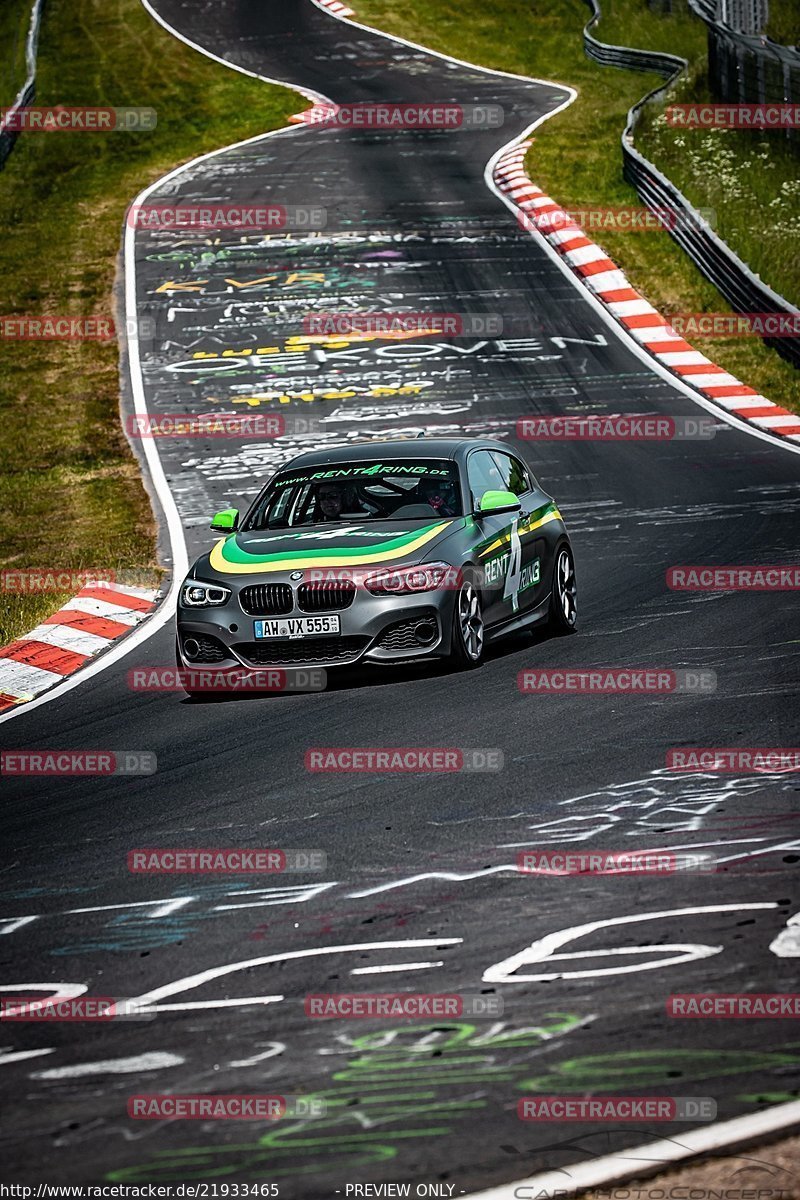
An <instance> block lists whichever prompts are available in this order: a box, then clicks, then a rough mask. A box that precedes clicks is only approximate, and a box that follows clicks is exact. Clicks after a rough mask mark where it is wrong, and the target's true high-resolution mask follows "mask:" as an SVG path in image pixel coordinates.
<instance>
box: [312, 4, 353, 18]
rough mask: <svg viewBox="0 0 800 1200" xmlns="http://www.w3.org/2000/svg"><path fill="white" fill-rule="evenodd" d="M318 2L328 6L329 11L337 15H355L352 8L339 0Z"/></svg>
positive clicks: (324, 6)
mask: <svg viewBox="0 0 800 1200" xmlns="http://www.w3.org/2000/svg"><path fill="white" fill-rule="evenodd" d="M317 3H318V4H319V5H320V6H321V7H322V8H327V9H328V11H329V12H332V13H335V15H336V16H337V17H353V16H355V13H354V12H353V10H352V8H348V7H347V5H346V4H340V2H339V0H317Z"/></svg>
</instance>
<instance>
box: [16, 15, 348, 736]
mask: <svg viewBox="0 0 800 1200" xmlns="http://www.w3.org/2000/svg"><path fill="white" fill-rule="evenodd" d="M141 3H142V5H143V7H144V8H145V9H146V10H147V11H148V12H149V14H150V15H151V16H152V17H153V18H154V19H155V20H156V22H157V23H158V24H159V25H161V26H162V27H163V28H164V29H165V30H166V31H167V32H168V33H170V34H172V35H173V36H174V37H175V38H177V40H178V41H180V42H183V43H185V45H187V46H189V47H190V48H191V49H192V50H196V51H198V53H200V54H204V55H205V56H206V57H207V58H211V59H213V60H214V61H215V62H218V63H221V64H222V65H223V66H225V67H230V69H231V70H233V71H239V72H240V73H241V74H243V75H248V76H250V77H251V78H253V79H259V80H261V81H262V82H263V83H272V84H276V85H277V86H278V87H286V88H289V90H290V91H296V92H298V93H299V94H301V95H303V96H305V97H307V98H308V99H310V100H312V101H313V102H315V103H323V104H326V105H330V104H332V101H331V100H329V99H328V97H327V96H323V95H322V94H321V93H320V92H314V91H311V90H309V89H308V88H299V87H296V86H295V85H294V84H291V83H286V82H285V81H284V80H282V79H271V78H269V77H268V76H266V75H257V74H255V73H254V72H252V71H248V70H246V69H245V68H243V67H238V66H237V65H236V64H235V63H229V62H226V61H225V59H224V58H219V57H218V56H217V55H216V54H212V53H211V52H210V51H207V50H204V49H203V47H202V46H198V45H196V44H195V43H194V42H191V41H189V39H188V38H185V37H184V36H183V34H180V33H178V31H177V30H175V29H173V28H172V27H171V26H170V25H168V24H167V22H166V21H164V20H163V18H162V17H161V16H160V15H159V14H158V13H157V12H155V10H154V9H153V7H152V5H151V4H150V2H149V0H141ZM303 128H304V127H303V126H300V125H284V126H282V127H281V128H280V129H270V130H268V131H267V133H259V134H256V135H255V136H254V137H251V138H245V139H243V140H242V141H240V142H233V143H232V144H231V145H229V146H220V147H219V148H218V149H216V150H210V151H208V152H207V153H205V154H199V155H198V156H197V157H196V158H193V159H191V160H190V161H189V162H186V163H182V164H181V165H180V166H178V167H174V168H173V169H172V170H171V171H168V172H167V173H166V174H165V175H162V176H161V177H160V178H159V179H156V180H155V181H154V182H153V183H151V184H150V185H149V186H148V187H146V188H144V190H143V191H141V192H140V193H139V194H138V196H136V197H135V198H134V199H133V200H132V201H131V203H130V205H129V206H128V211H129V210H130V208H132V207H133V206H134V205H141V204H142V203H143V202H144V201H145V200H146V199H147V197H148V196H149V195H151V194H152V192H154V191H155V190H156V189H157V188H159V187H161V186H162V184H164V183H168V182H169V181H170V180H171V179H173V178H175V177H176V176H177V175H180V174H181V173H182V172H183V171H188V170H189V169H191V168H192V167H194V166H196V165H197V163H200V162H203V161H204V160H206V159H209V158H214V157H215V156H216V155H218V154H226V153H227V152H228V151H229V150H235V149H237V148H238V147H239V146H246V145H249V144H251V143H252V142H258V141H262V140H263V139H265V138H268V137H275V136H277V135H279V134H283V135H287V134H289V135H290V134H295V133H300V132H301V131H302V130H303ZM135 238H136V227H135V226H134V225H131V223H130V222H129V221H128V219H127V211H126V215H125V235H124V249H123V255H124V274H125V315H126V318H127V322H126V324H127V327H128V328H131V329H135V328H136V324H135V319H136V261H135V253H134V252H135ZM129 322H132V323H130V324H128V323H129ZM127 350H128V372H129V375H130V380H131V390H132V394H133V402H134V411H135V412H136V413H137V414H142V415H147V412H148V410H147V403H146V398H145V392H144V380H143V378H142V367H141V361H140V358H139V344H138V341H137V339H136V337H135V336H134V337H133V338H131V339H130V340H129V341H128V344H127ZM142 449H143V451H144V455H145V459H146V461H147V467H148V470H149V472H150V479H151V483H152V486H153V488H154V490H155V493H156V497H157V499H158V501H159V503H160V505H161V507H162V510H163V513H164V519H165V521H166V528H167V535H168V539H169V552H170V556H171V559H172V565H171V568H170V570H171V575H172V579H171V584H170V589H169V592H168V593H167V594H166V596H165V597H164V599H163V600H162V601H161V603H160V604H159V606H158V607H157V608H156V609H155V610H154V612H153V614H152V615H151V616H150V617H145V619H144V620H143V621H142V622H141V623H140V624H139V626H138V627H137V628H135V630H134V631H133V632H131V633H130V634H127V635H125V636H123V637H122V640H121V641H120V643H119V645H114V644H113V643H112V648H111V649H109V650H105V651H102V652H100V651H99V652H98V656H97V659H96V660H95V661H94V662H91V663H87V664H86V665H85V666H83V667H79V668H78V670H77V671H75V672H74V674H72V675H69V676H66V677H65V678H64V681H63V683H57V684H54V685H53V686H52V687H51V688H49V689H48V690H47V691H46V692H43V693H42V695H40V696H37V697H35V698H34V699H33V700H28V701H25V702H23V703H21V704H19V705H17V706H15V707H14V708H12V709H9V711H8V712H5V713H3V714H2V715H0V725H2V724H3V723H4V722H6V721H13V720H14V719H15V718H17V717H21V716H23V715H24V714H25V713H29V712H32V711H33V710H34V709H35V708H39V707H40V706H41V705H43V704H48V703H49V702H50V701H51V700H56V699H58V698H59V697H61V696H63V695H65V693H66V692H69V691H72V689H73V688H76V687H79V686H80V685H81V684H82V683H85V682H86V680H88V679H91V678H92V677H93V676H94V675H98V674H99V673H100V672H101V671H105V670H106V668H107V667H110V666H113V665H114V663H116V662H119V660H120V659H121V658H124V657H125V656H126V655H127V654H129V653H130V652H131V651H132V650H135V649H136V648H137V647H138V646H141V645H142V644H143V643H144V642H146V641H148V639H149V638H151V637H152V636H153V635H154V634H155V633H157V632H158V631H159V629H161V628H162V626H164V625H166V624H167V622H168V621H169V620H170V619H171V618H172V616H173V613H174V612H175V609H176V607H177V595H178V588H179V587H180V585H181V583H182V582H183V579H184V577H185V575H186V573H187V571H188V569H189V558H188V552H187V547H186V538H185V536H184V531H183V525H182V523H181V520H180V516H179V514H178V509H177V506H176V504H175V498H174V496H173V495H172V492H171V491H170V488H169V484H168V483H167V479H166V475H165V474H164V468H163V465H162V462H161V458H160V456H159V454H158V451H157V449H156V445H155V439H153V440H152V441H151V440H149V439H147V438H143V439H142Z"/></svg>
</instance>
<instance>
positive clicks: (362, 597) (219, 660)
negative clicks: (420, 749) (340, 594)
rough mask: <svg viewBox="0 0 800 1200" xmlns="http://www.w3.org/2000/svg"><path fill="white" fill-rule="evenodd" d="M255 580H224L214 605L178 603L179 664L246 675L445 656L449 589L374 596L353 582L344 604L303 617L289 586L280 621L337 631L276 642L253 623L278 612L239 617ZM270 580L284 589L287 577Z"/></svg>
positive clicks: (450, 612)
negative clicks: (243, 596) (318, 619)
mask: <svg viewBox="0 0 800 1200" xmlns="http://www.w3.org/2000/svg"><path fill="white" fill-rule="evenodd" d="M220 582H221V581H220ZM261 582H263V579H253V578H251V577H242V579H241V581H239V580H237V581H236V584H235V585H233V586H232V585H231V583H230V582H229V581H228V580H225V582H224V585H223V586H225V587H229V588H231V596H230V597H229V599H228V601H227V602H226V603H225V604H224V605H220V606H219V607H209V608H188V607H185V606H184V605H182V604H179V605H178V614H177V628H178V657H179V659H180V665H181V666H183V667H187V668H191V667H206V666H209V665H214V666H219V667H231V666H240V667H245V668H249V669H251V670H256V669H259V668H261V667H265V666H275V667H298V666H302V667H337V666H349V665H351V664H353V663H357V662H361V661H364V662H371V663H381V662H398V661H403V660H408V659H418V658H439V657H443V656H445V655H447V654H449V653H450V635H451V630H452V617H453V605H454V603H455V598H454V592H453V591H452V590H449V589H448V590H444V589H443V590H441V591H431V592H421V593H418V594H416V595H405V596H394V595H392V596H373V595H372V593H371V592H368V591H367V590H366V589H365V588H364V587H362V586H361V585H360V584H359V585H358V587H357V588H356V593H355V596H354V598H353V601H352V603H351V604H349V605H348V606H347V607H343V608H325V610H324V611H323V610H317V609H315V610H314V612H313V613H310V612H309V611H308V609H307V608H306V609H301V608H300V607H299V605H298V597H297V588H296V587H295V586H294V585H291V586H292V591H293V597H294V603H293V607H292V610H291V612H287V613H284V612H281V613H280V616H281V617H308V616H311V615H313V616H327V615H330V616H338V617H339V620H340V632H339V633H338V634H327V635H319V636H313V637H301V638H285V639H280V640H279V639H272V638H258V639H256V637H255V635H254V622H255V621H256V620H258V619H260V618H267V619H271V618H274V617H275V616H276V615H278V614H275V613H272V612H268V613H263V614H262V613H258V614H254V613H253V612H245V611H244V608H243V607H242V604H241V603H240V599H239V597H240V593H241V591H242V590H243V589H244V588H245V587H248V586H252V585H253V584H254V583H261ZM275 582H278V583H282V584H285V583H287V580H286V579H278V580H275ZM248 607H251V606H250V605H248ZM198 651H199V653H198Z"/></svg>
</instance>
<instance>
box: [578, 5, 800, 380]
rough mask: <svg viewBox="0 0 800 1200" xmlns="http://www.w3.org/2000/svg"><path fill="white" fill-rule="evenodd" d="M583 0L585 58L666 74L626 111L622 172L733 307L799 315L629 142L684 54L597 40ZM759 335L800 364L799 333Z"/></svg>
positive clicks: (595, 12)
mask: <svg viewBox="0 0 800 1200" xmlns="http://www.w3.org/2000/svg"><path fill="white" fill-rule="evenodd" d="M586 3H587V4H588V5H589V7H590V9H591V10H592V16H591V18H590V19H589V20H588V21H587V23H586V25H585V26H584V30H583V44H584V50H585V51H586V54H587V55H588V57H589V58H591V59H593V60H594V61H595V62H597V63H600V64H601V65H602V66H615V67H625V68H627V69H628V70H631V71H653V72H655V73H657V74H659V75H661V76H662V78H663V79H664V80H665V82H664V83H663V84H661V85H660V86H659V87H657V88H654V89H653V90H652V91H650V92H648V93H647V95H646V96H643V97H642V99H641V100H639V101H638V102H637V103H636V104H634V105H633V107H632V108H631V109H629V111H628V117H627V122H626V125H625V129H624V130H623V133H622V174H623V178H624V179H625V180H626V181H627V182H628V183H630V184H631V185H632V187H634V188H635V189H636V192H637V194H638V196H639V198H640V199H641V200H642V201H643V202H644V203H645V204H646V205H647V207H648V208H650V209H652V210H654V211H657V210H661V211H663V210H664V209H668V210H670V211H671V212H674V213H675V214H676V219H675V220H674V221H673V222H671V223H670V227H669V228H668V230H667V231H668V233H669V235H670V237H672V238H673V240H674V241H675V242H677V244H678V245H679V246H680V247H681V249H682V250H684V251H685V252H686V253H687V254H688V255H689V257H690V258H691V260H692V262H693V263H694V264H695V266H696V267H697V268H698V269H699V270H700V271H701V273H702V274H703V275H704V276H705V277H706V279H708V280H709V281H710V282H711V283H713V284H714V286H715V287H716V288H717V289H718V290H719V291H720V292H721V293H722V295H723V296H724V297H725V299H726V300H727V301H728V303H729V304H730V306H731V308H732V309H733V310H734V312H739V313H785V314H793V315H800V309H797V308H795V306H794V305H793V304H790V303H789V301H788V300H786V299H785V298H784V297H783V296H781V295H779V294H778V293H777V292H775V291H773V289H772V288H770V287H768V286H767V284H765V283H763V282H762V281H761V279H759V277H758V276H757V275H756V274H755V273H754V272H753V271H751V270H750V268H749V267H748V266H747V264H746V263H743V262H742V260H741V259H740V258H739V257H738V255H736V254H734V252H733V250H731V248H730V246H728V245H727V244H726V243H725V242H724V241H723V240H722V238H720V237H718V236H717V235H716V234H715V233H714V231H713V230H712V229H711V227H710V225H709V224H708V222H707V221H706V220H705V219H704V218H703V217H702V216H701V214H700V213H699V212H698V211H697V209H695V208H694V207H693V206H692V205H691V204H690V202H689V201H688V200H687V199H686V197H685V196H684V195H683V193H682V192H681V191H679V190H678V188H676V187H675V185H674V184H673V183H671V182H670V180H669V179H667V177H666V175H664V174H663V173H662V172H661V171H659V170H658V168H657V167H656V166H654V165H653V163H651V162H650V161H649V159H647V158H645V157H644V155H643V154H641V153H640V152H639V151H638V150H637V149H636V147H635V146H634V144H633V134H634V130H635V128H636V124H637V122H638V120H639V117H640V115H641V113H642V110H643V109H644V106H645V105H646V104H652V103H654V102H656V101H657V100H660V99H661V97H662V96H663V95H664V94H665V93H666V91H667V89H668V88H669V87H671V85H672V84H673V83H674V81H675V80H676V79H677V78H678V76H679V75H680V74H681V73H682V72H683V71H684V70H686V68H687V67H688V65H689V64H688V63H687V61H686V59H685V58H681V57H679V56H678V55H677V54H664V53H661V52H659V51H653V50H634V49H631V48H630V47H627V46H611V45H608V44H607V43H605V42H600V41H598V39H597V38H596V37H594V35H593V34H592V32H591V29H592V26H593V25H595V24H596V22H597V21H598V20H599V18H600V5H599V3H598V0H586ZM690 3H691V0H690ZM763 340H764V342H765V343H766V344H767V345H768V346H771V347H772V349H774V350H776V351H777V352H778V354H780V355H781V357H782V358H785V359H786V360H787V362H790V363H792V364H793V365H794V366H796V367H800V338H791V337H787V338H764V339H763Z"/></svg>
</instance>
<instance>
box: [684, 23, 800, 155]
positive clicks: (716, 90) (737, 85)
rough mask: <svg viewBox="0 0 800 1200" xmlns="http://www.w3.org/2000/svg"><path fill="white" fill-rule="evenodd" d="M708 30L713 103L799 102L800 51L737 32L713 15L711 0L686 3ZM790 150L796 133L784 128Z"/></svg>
mask: <svg viewBox="0 0 800 1200" xmlns="http://www.w3.org/2000/svg"><path fill="white" fill-rule="evenodd" d="M687 2H688V5H689V8H690V9H691V10H692V12H693V13H695V14H696V16H698V17H700V19H701V21H704V22H705V25H706V29H707V30H708V83H709V87H710V89H711V95H712V96H713V97H714V98H715V99H716V100H725V101H728V102H730V103H737V102H739V101H745V102H747V103H751V104H782V103H788V104H796V103H797V102H798V101H799V100H800V51H798V50H797V48H796V47H794V46H781V45H779V44H778V42H773V41H772V39H771V38H768V37H767V36H766V35H764V34H759V35H756V36H754V35H753V34H747V33H741V32H740V31H739V30H738V29H732V28H731V26H730V25H726V24H725V22H724V21H722V20H720V18H719V17H718V16H717V15H716V5H715V4H714V3H712V0H687ZM786 137H787V138H788V139H789V141H790V143H791V145H792V146H793V148H795V149H797V148H798V147H800V131H798V130H797V129H787V130H786Z"/></svg>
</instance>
